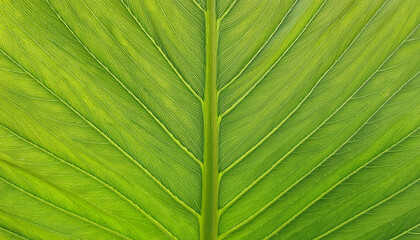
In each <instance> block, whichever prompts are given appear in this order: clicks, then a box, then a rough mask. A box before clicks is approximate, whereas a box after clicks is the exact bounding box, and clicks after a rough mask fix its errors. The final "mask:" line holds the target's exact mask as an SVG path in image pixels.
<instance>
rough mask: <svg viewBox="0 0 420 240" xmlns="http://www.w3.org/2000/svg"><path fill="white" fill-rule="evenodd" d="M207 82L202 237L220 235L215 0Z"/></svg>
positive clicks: (209, 14)
mask: <svg viewBox="0 0 420 240" xmlns="http://www.w3.org/2000/svg"><path fill="white" fill-rule="evenodd" d="M205 15H206V82H205V90H204V101H203V119H204V163H203V170H202V179H203V180H202V202H201V218H200V238H201V239H202V240H213V239H217V235H218V231H217V229H218V221H219V209H218V198H219V196H218V192H219V170H218V158H219V156H218V152H219V149H218V148H219V116H218V110H217V107H218V93H217V41H218V39H217V38H218V29H217V28H218V26H217V21H216V0H207V10H206V13H205Z"/></svg>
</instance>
